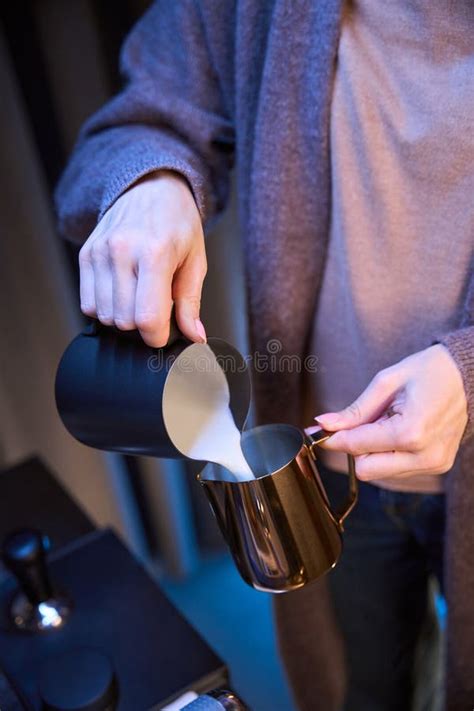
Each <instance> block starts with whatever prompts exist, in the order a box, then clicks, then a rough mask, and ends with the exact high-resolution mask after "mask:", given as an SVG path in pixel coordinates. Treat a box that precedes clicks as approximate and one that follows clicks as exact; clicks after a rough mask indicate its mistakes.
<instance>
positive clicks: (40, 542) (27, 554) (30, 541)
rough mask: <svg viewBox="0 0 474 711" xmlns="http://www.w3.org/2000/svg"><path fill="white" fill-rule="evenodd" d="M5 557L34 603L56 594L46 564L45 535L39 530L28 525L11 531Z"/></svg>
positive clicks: (3, 555)
mask: <svg viewBox="0 0 474 711" xmlns="http://www.w3.org/2000/svg"><path fill="white" fill-rule="evenodd" d="M2 560H3V562H4V564H5V566H6V567H7V568H8V569H9V570H10V571H11V572H12V573H13V575H14V576H15V577H16V578H17V580H18V582H19V584H20V587H21V588H22V590H23V592H24V594H25V595H26V597H27V598H28V600H29V602H30V603H31V604H32V605H39V603H41V602H44V601H45V600H49V599H50V598H51V597H52V596H53V590H52V586H51V582H50V579H49V575H48V570H47V567H46V545H45V537H44V536H43V534H42V533H41V532H40V531H36V530H34V529H26V528H25V529H21V530H19V531H15V532H14V533H11V534H10V535H9V536H8V537H7V538H6V539H5V541H4V542H3V546H2Z"/></svg>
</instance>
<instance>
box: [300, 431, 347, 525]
mask: <svg viewBox="0 0 474 711" xmlns="http://www.w3.org/2000/svg"><path fill="white" fill-rule="evenodd" d="M333 434H336V433H335V432H328V431H327V430H323V429H321V430H318V431H317V432H314V433H312V434H306V437H307V439H308V440H309V443H308V449H309V450H310V452H311V454H312V456H313V458H314V459H316V455H315V453H314V450H315V449H316V447H319V445H320V444H322V443H323V442H325V441H326V440H327V439H329V437H331V436H332V435H333ZM347 465H348V469H349V492H348V495H347V499H346V501H345V502H344V504H343V505H342V506H341V507H340V508H339V509H337V510H336V511H335V512H334V516H335V518H336V520H337V523H338V525H339V526H340V527H341V530H343V528H344V526H343V523H344V521H345V520H346V518H347V516H348V515H349V514H350V512H351V511H352V509H353V508H354V506H355V505H356V503H357V498H358V495H359V484H358V481H357V477H356V471H355V460H354V457H353V455H352V454H348V455H347Z"/></svg>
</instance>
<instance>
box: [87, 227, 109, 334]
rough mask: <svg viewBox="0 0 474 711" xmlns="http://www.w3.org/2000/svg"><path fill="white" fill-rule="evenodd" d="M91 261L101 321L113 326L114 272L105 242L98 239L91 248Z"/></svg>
mask: <svg viewBox="0 0 474 711" xmlns="http://www.w3.org/2000/svg"><path fill="white" fill-rule="evenodd" d="M91 261H92V266H93V269H94V293H95V303H96V309H97V317H98V319H99V321H101V322H102V323H104V324H106V325H109V326H110V325H112V324H113V322H114V317H113V302H112V272H111V269H110V261H109V250H108V246H107V243H106V242H105V240H102V239H100V240H99V239H97V240H95V241H94V242H93V243H92V246H91Z"/></svg>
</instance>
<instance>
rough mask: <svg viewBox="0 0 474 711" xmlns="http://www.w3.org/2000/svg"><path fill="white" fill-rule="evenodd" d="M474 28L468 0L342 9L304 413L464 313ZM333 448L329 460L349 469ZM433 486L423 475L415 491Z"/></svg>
mask: <svg viewBox="0 0 474 711" xmlns="http://www.w3.org/2000/svg"><path fill="white" fill-rule="evenodd" d="M473 38H474V3H473V2H472V1H471V0H456V1H455V2H453V1H449V0H436V1H435V2H426V0H410V2H407V0H392V2H390V3H384V2H380V0H356V2H354V3H350V4H349V5H348V6H347V8H346V12H345V16H344V20H343V25H342V35H341V39H340V45H339V52H338V64H337V70H336V80H335V87H334V95H333V101H332V107H331V127H330V140H331V169H332V219H331V232H330V241H329V247H328V249H329V252H328V259H327V263H326V269H325V274H324V278H323V283H322V291H321V295H320V300H319V308H318V311H317V315H316V321H315V325H314V332H313V338H312V352H313V353H314V354H315V355H317V356H318V359H319V361H318V372H317V373H316V374H315V375H312V376H310V378H309V380H310V391H309V392H310V396H309V402H308V407H309V409H310V411H311V412H312V413H313V414H316V413H317V412H327V411H333V410H339V409H341V408H343V407H345V406H347V405H349V404H350V403H351V402H352V401H353V400H354V399H355V398H356V397H357V396H358V395H359V394H360V393H361V392H362V391H363V390H364V389H365V387H366V386H367V385H368V383H369V381H370V380H371V378H372V377H373V376H374V375H375V374H376V373H377V371H379V370H380V369H382V368H384V367H386V366H390V365H393V364H394V363H396V362H397V361H398V360H400V359H401V358H403V357H405V356H407V355H410V354H411V353H415V352H416V351H419V350H422V349H424V348H426V347H428V346H429V345H430V344H431V343H432V342H433V340H434V338H435V334H436V333H438V332H442V331H449V330H451V329H453V328H455V326H456V323H458V322H459V317H460V312H461V309H462V300H463V296H464V293H465V288H466V282H467V280H468V278H469V268H470V260H471V257H472V253H473V245H474V240H473V236H474V211H473V201H474V167H473V166H474V120H473V117H474V51H473V47H474V39H473ZM327 454H329V453H327ZM334 454H335V453H331V454H330V459H328V457H326V460H327V461H328V463H330V464H331V465H332V466H333V467H335V468H337V469H344V467H345V459H344V458H342V460H341V459H340V458H338V457H336V456H334ZM404 484H405V487H406V482H404ZM442 484H443V480H442V477H439V476H431V477H429V479H425V480H424V481H423V485H422V486H421V488H420V482H418V483H416V482H415V484H414V485H413V484H412V490H413V488H414V489H415V490H418V489H419V490H431V491H437V490H440V489H441V488H442ZM405 490H406V488H405Z"/></svg>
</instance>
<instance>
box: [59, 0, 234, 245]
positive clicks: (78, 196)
mask: <svg viewBox="0 0 474 711" xmlns="http://www.w3.org/2000/svg"><path fill="white" fill-rule="evenodd" d="M204 34H205V28H204V26H203V24H202V21H201V15H200V12H199V9H198V3H197V2H193V1H192V0H187V2H182V3H156V4H154V5H153V6H152V7H151V9H150V10H149V11H148V13H147V14H146V15H145V16H144V17H143V18H142V19H141V20H140V22H139V23H138V25H137V26H136V27H135V28H134V29H133V31H132V32H131V34H130V35H129V37H128V38H127V41H126V43H125V45H124V48H123V50H122V57H121V66H122V73H123V75H124V77H125V79H126V86H125V88H124V90H123V91H122V92H121V93H120V94H119V95H118V96H116V97H114V98H113V99H112V100H111V101H110V102H109V103H108V104H106V105H105V106H104V107H103V108H102V109H100V111H98V112H97V113H96V114H95V115H94V116H92V117H91V118H90V119H89V121H87V123H86V124H85V126H84V127H83V129H82V131H81V134H80V137H79V141H78V144H77V146H76V149H75V151H74V153H73V156H72V159H71V161H70V164H69V166H68V167H67V169H66V171H65V173H64V176H63V178H62V180H61V182H60V184H59V186H58V190H57V194H56V199H57V209H58V216H59V224H60V230H61V232H62V233H63V234H64V235H65V236H67V237H68V238H70V239H74V240H75V241H79V242H82V241H84V239H85V238H86V237H87V236H88V234H89V233H90V232H91V230H92V229H93V228H94V227H95V225H96V223H97V221H98V219H100V217H101V216H102V215H103V214H104V212H105V211H106V210H107V209H108V208H109V207H110V206H111V205H112V204H113V203H114V201H115V200H116V199H117V198H118V197H119V196H120V195H121V194H122V193H123V192H124V191H125V190H126V189H127V188H128V187H130V185H132V184H133V183H134V182H136V181H137V180H138V179H139V178H140V177H142V176H143V175H146V174H147V173H151V172H154V171H156V170H160V169H169V170H174V171H176V172H178V173H181V174H182V175H183V176H184V177H185V178H186V180H187V181H188V183H189V185H190V187H191V190H192V192H193V193H194V197H195V200H196V203H197V205H198V208H199V210H200V214H201V218H202V219H203V220H205V219H206V218H208V217H209V216H210V215H212V214H214V213H215V212H218V211H219V210H221V209H222V207H223V206H224V204H225V201H226V197H227V191H228V175H229V172H230V169H231V164H232V159H233V128H232V122H231V120H230V118H229V115H228V103H227V102H226V101H224V100H223V96H222V90H221V85H220V84H218V81H217V74H218V73H217V70H216V67H215V66H214V58H213V57H212V58H211V56H210V54H209V52H208V49H207V47H208V45H207V42H206V39H205V36H204ZM224 69H225V67H224ZM220 71H224V70H223V68H222V66H220ZM230 90H231V84H229V91H230Z"/></svg>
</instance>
